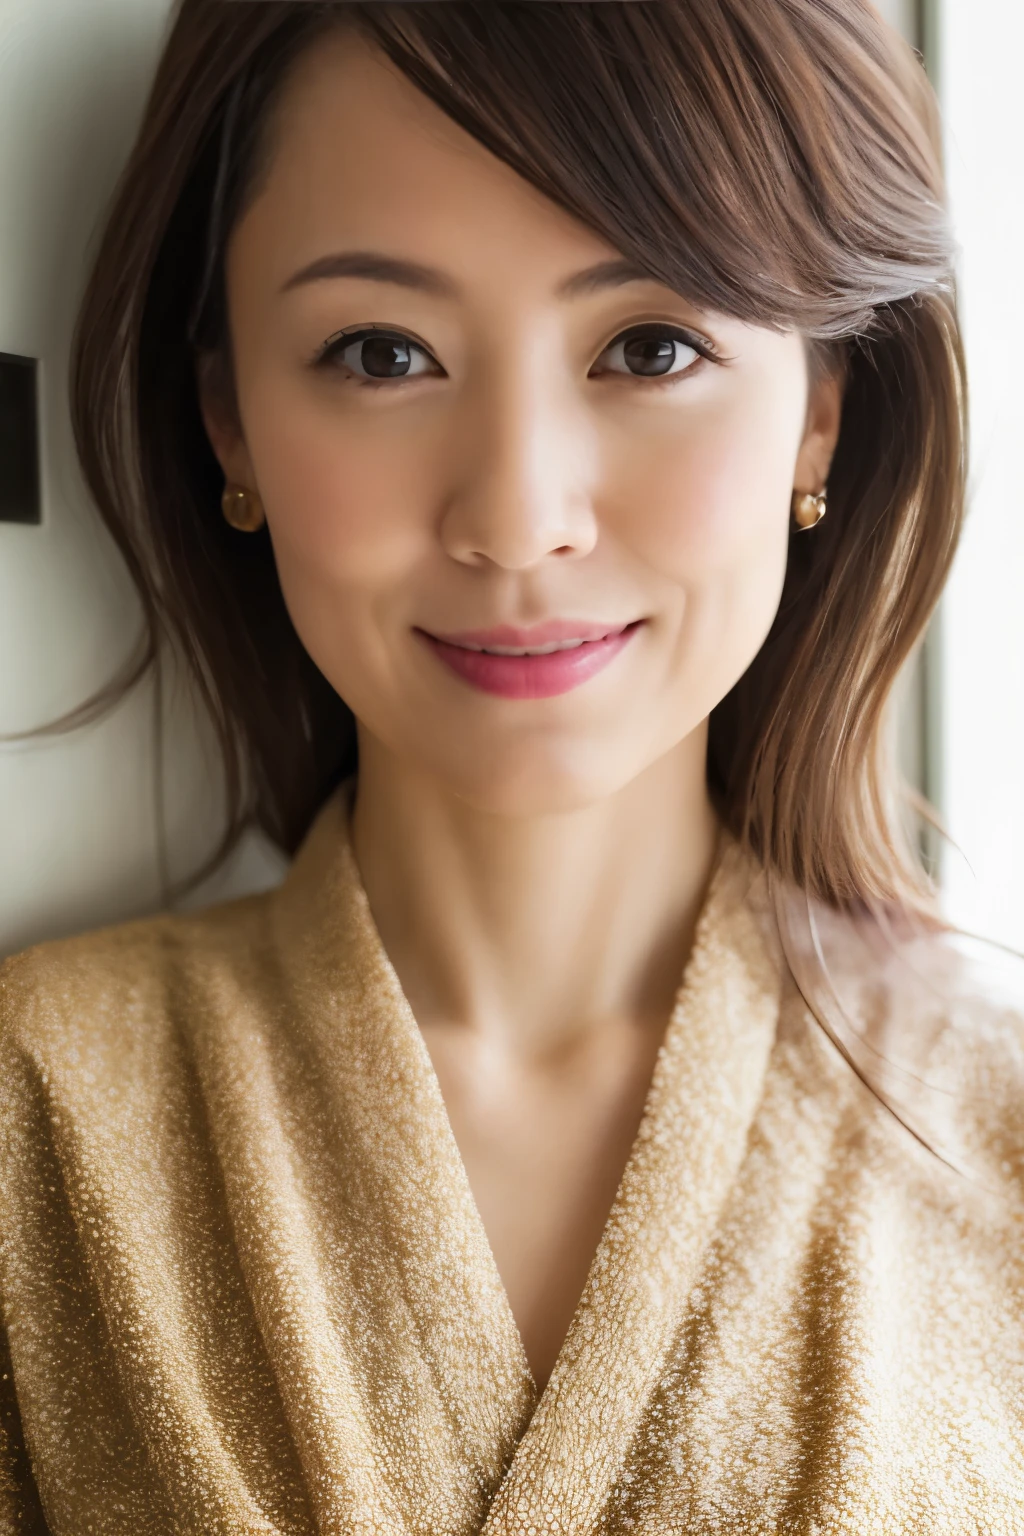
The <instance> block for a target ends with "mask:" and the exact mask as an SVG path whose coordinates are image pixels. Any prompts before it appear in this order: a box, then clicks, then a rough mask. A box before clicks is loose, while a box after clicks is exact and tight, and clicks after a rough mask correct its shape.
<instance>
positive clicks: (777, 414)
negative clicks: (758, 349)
mask: <svg viewBox="0 0 1024 1536" xmlns="http://www.w3.org/2000/svg"><path fill="white" fill-rule="evenodd" d="M750 393H751V391H746V392H745V394H744V396H740V397H739V398H733V399H730V400H729V401H728V402H716V401H711V402H708V403H707V405H706V406H705V407H704V408H698V409H694V410H693V411H689V412H680V413H679V414H678V415H677V416H675V419H674V420H672V421H671V422H666V423H665V424H664V425H660V424H659V429H658V430H657V431H656V432H649V433H645V434H644V435H643V436H640V435H637V436H635V438H634V439H633V440H632V441H627V442H624V443H623V444H622V445H621V447H620V451H619V454H618V455H617V463H616V466H615V471H614V484H615V489H614V491H613V500H614V504H615V505H617V506H619V507H621V508H623V509H628V519H627V518H625V517H624V518H623V519H622V521H623V522H624V523H625V522H627V521H628V537H629V542H630V544H631V545H632V547H633V548H634V549H635V550H636V551H637V552H638V553H639V554H640V555H641V556H642V557H643V558H644V560H645V562H646V563H647V564H649V565H651V566H653V567H654V568H656V569H658V570H660V571H661V572H662V573H663V574H664V575H665V576H666V577H667V578H668V579H669V580H670V581H672V582H674V583H677V584H678V585H679V586H680V587H683V588H685V589H687V590H689V589H692V588H694V587H697V586H699V584H700V583H701V582H702V581H704V580H714V579H715V578H716V577H717V576H726V575H727V574H728V573H729V572H730V571H732V572H735V573H736V574H737V575H739V573H740V572H742V571H743V569H744V568H745V567H748V566H753V567H760V568H761V569H762V571H764V574H765V576H766V578H767V579H768V580H769V582H770V581H771V580H772V577H773V575H776V574H778V572H777V567H778V564H779V561H780V560H781V561H783V562H784V560H785V552H786V548H787V542H788V535H789V517H790V508H791V502H792V494H793V475H794V470H795V465H796V457H797V452H798V449H799V444H800V440H801V437H802V432H803V406H802V402H801V400H800V398H799V397H796V398H794V399H792V400H785V399H783V400H779V399H778V398H776V399H774V400H773V399H772V396H771V392H770V390H769V389H768V388H766V389H765V390H764V391H763V392H754V398H753V399H751V398H749V395H750ZM673 414H674V413H673ZM623 531H624V532H625V531H626V530H625V529H624V530H623ZM766 558H767V559H768V562H769V568H768V570H765V565H764V563H765V560H766Z"/></svg>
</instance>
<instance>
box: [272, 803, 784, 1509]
mask: <svg viewBox="0 0 1024 1536" xmlns="http://www.w3.org/2000/svg"><path fill="white" fill-rule="evenodd" d="M346 802H347V797H342V796H339V797H338V800H337V801H336V802H335V804H336V807H337V810H338V812H339V814H338V815H337V816H336V817H330V816H329V817H328V820H329V824H330V830H331V831H332V832H333V833H334V836H335V838H336V839H337V841H336V842H335V845H334V849H333V852H332V853H331V854H329V855H328V862H329V863H330V864H333V866H334V867H333V878H332V880H331V884H332V885H334V886H335V890H336V892H337V893H340V894H341V895H342V897H343V907H344V909H345V910H344V911H343V912H339V911H338V910H337V909H335V910H334V912H333V913H332V914H330V915H329V914H328V913H327V912H322V913H321V914H320V916H321V921H322V922H323V923H324V924H325V929H323V930H321V935H320V937H321V938H325V937H326V925H329V924H330V923H331V922H332V920H333V921H334V922H336V921H337V920H338V919H339V917H341V918H343V920H344V923H345V927H346V931H348V932H349V933H352V934H354V937H355V941H356V943H355V950H356V953H358V956H359V960H358V966H357V970H358V976H354V975H353V974H352V967H351V966H346V967H345V968H344V973H345V976H346V983H345V987H346V990H347V991H349V992H351V988H352V986H353V984H355V985H356V988H357V991H358V995H359V998H360V999H361V1000H366V1001H368V1000H370V999H373V1000H374V1006H373V1009H372V1017H373V1022H372V1024H370V1025H369V1026H368V1027H369V1028H370V1029H371V1030H372V1032H373V1033H374V1037H375V1038H374V1041H373V1043H372V1044H371V1050H370V1053H369V1057H368V1060H370V1061H374V1060H377V1065H378V1067H379V1066H380V1065H382V1064H383V1063H384V1061H385V1060H387V1061H390V1060H392V1059H394V1060H396V1061H400V1062H401V1063H402V1064H403V1067H406V1068H408V1069H409V1070H410V1073H411V1082H412V1084H413V1090H414V1091H413V1097H414V1098H415V1106H414V1107H413V1106H411V1105H409V1104H402V1103H399V1104H397V1105H396V1107H395V1115H394V1118H395V1125H394V1126H393V1127H392V1130H393V1132H394V1134H395V1140H396V1146H397V1149H398V1154H399V1155H401V1153H402V1151H403V1150H404V1152H405V1153H406V1154H407V1155H408V1156H409V1158H410V1160H412V1161H417V1160H418V1161H419V1162H420V1164H422V1165H424V1166H426V1165H429V1166H430V1168H431V1178H430V1182H431V1187H432V1189H433V1190H434V1191H435V1194H434V1198H435V1200H436V1201H437V1202H438V1204H437V1206H436V1207H435V1208H432V1209H431V1212H430V1214H431V1217H432V1218H433V1220H434V1221H435V1223H436V1227H437V1230H438V1232H440V1233H441V1234H442V1237H446V1238H447V1241H448V1244H449V1246H450V1245H454V1247H455V1248H456V1249H459V1248H461V1250H462V1251H463V1252H464V1253H467V1254H469V1255H471V1256H472V1262H473V1264H474V1265H475V1266H476V1277H475V1284H474V1286H473V1287H472V1288H471V1289H472V1294H471V1295H467V1296H463V1297H462V1298H461V1303H462V1305H463V1306H465V1307H467V1308H468V1310H469V1314H470V1315H469V1318H468V1321H467V1319H466V1318H464V1317H463V1318H460V1319H458V1320H456V1319H455V1318H454V1316H453V1317H452V1318H451V1319H448V1318H446V1317H444V1316H441V1317H436V1316H435V1317H422V1318H421V1337H420V1343H421V1348H422V1350H423V1353H424V1355H425V1357H426V1358H427V1359H428V1361H429V1363H430V1366H431V1369H432V1371H433V1372H434V1374H435V1377H436V1378H437V1379H439V1380H442V1379H445V1373H446V1372H450V1370H451V1365H452V1361H453V1359H454V1358H455V1355H454V1354H453V1349H454V1346H455V1335H456V1333H457V1334H458V1339H459V1340H460V1341H461V1343H462V1347H463V1348H465V1341H466V1339H467V1337H468V1338H471V1339H473V1340H474V1341H476V1342H475V1344H474V1345H473V1346H471V1349H473V1350H475V1358H470V1359H460V1360H459V1361H458V1387H459V1388H460V1389H461V1393H462V1394H464V1396H465V1399H466V1400H465V1401H463V1402H462V1403H461V1406H460V1412H459V1415H458V1416H459V1419H460V1421H461V1422H462V1425H463V1435H464V1440H465V1454H466V1456H467V1458H468V1464H469V1466H470V1467H471V1468H472V1469H473V1478H474V1481H476V1482H477V1483H478V1485H480V1486H481V1487H482V1488H485V1489H486V1495H487V1502H488V1503H489V1512H488V1514H487V1517H486V1519H485V1521H484V1523H483V1525H482V1527H481V1528H480V1536H505V1533H506V1532H508V1533H511V1532H513V1531H515V1532H517V1533H518V1532H519V1531H520V1530H523V1531H525V1530H528V1529H529V1528H530V1527H531V1526H532V1525H535V1526H536V1527H537V1529H538V1530H542V1529H544V1528H545V1521H546V1520H550V1518H551V1516H552V1515H553V1514H554V1515H555V1516H558V1517H559V1518H561V1519H562V1520H563V1521H564V1514H565V1508H567V1507H569V1506H566V1505H565V1499H566V1498H570V1499H571V1507H572V1510H573V1530H574V1532H575V1531H577V1530H578V1531H580V1532H583V1531H585V1530H587V1529H588V1521H589V1522H590V1523H593V1521H594V1519H595V1518H596V1513H597V1511H598V1510H599V1509H600V1507H601V1504H602V1501H603V1499H604V1498H605V1496H606V1495H607V1493H608V1489H609V1487H610V1486H611V1483H612V1481H613V1478H614V1473H615V1470H616V1466H617V1459H618V1455H619V1453H620V1452H621V1453H623V1454H624V1453H625V1450H626V1448H627V1446H628V1443H629V1440H630V1438H631V1429H632V1426H633V1425H634V1423H635V1420H636V1417H637V1415H638V1414H639V1412H640V1411H641V1410H642V1405H643V1402H644V1401H645V1399H646V1397H647V1395H648V1392H649V1390H650V1387H651V1383H652V1381H653V1380H654V1378H655V1376H656V1374H657V1370H658V1366H659V1364H660V1363H661V1362H662V1360H663V1358H664V1355H665V1351H666V1349H667V1346H668V1343H669V1338H670V1335H671V1333H672V1330H673V1327H674V1324H675V1322H676V1321H677V1318H678V1314H679V1310H680V1306H681V1304H682V1302H683V1300H684V1299H685V1296H686V1295H687V1294H688V1293H689V1291H690V1289H691V1288H692V1285H693V1283H694V1280H695V1279H696V1276H697V1274H698V1272H699V1265H700V1261H701V1257H702V1255H703V1253H704V1250H705V1246H706V1243H707V1241H708V1238H709V1234H710V1232H711V1231H712V1230H713V1227H714V1224H715V1221H716V1219H717V1215H718V1212H719V1209H720V1207H721V1204H722V1202H723V1200H724V1199H725V1198H726V1195H727V1191H728V1188H729V1186H730V1184H731V1182H732V1178H733V1177H734V1174H735V1171H736V1169H737V1168H738V1166H739V1162H740V1160H741V1158H742V1154H743V1150H744V1148H745V1142H746V1133H747V1129H748V1127H749V1122H750V1119H751V1118H752V1116H753V1113H754V1111H755V1108H756V1103H757V1100H758V1098H759V1096H760V1088H761V1083H762V1080H763V1075H764V1070H765V1067H766V1064H767V1058H768V1053H769V1051H770V1048H771V1044H772V1042H773V1040H774V1033H775V1023H776V1020H777V1016H778V1006H779V973H778V968H777V965H776V964H775V962H774V960H773V958H772V957H771V956H770V955H769V952H768V950H767V947H766V945H765V942H764V939H763V936H762V934H761V930H760V927H759V924H758V921H757V920H756V918H755V917H754V915H753V913H752V912H751V911H750V910H748V908H747V906H746V902H745V899H744V898H745V893H746V890H747V887H749V884H750V880H751V869H750V865H749V862H748V861H747V859H746V858H745V856H743V855H742V854H741V853H740V851H739V849H738V848H737V846H736V845H735V843H734V842H733V840H732V839H731V838H729V837H728V834H725V833H723V835H722V839H721V842H720V845H719V850H718V855H717V859H716V864H715V867H714V870H713V872H712V876H711V879H710V881H709V884H708V888H707V890H706V892H705V896H704V901H703V904H702V907H701V911H700V914H699V917H698V921H697V924H696V929H695V934H694V941H693V945H692V947H691V951H690V955H689V957H688V959H687V962H686V965H685V967H684V970H683V974H682V978H681V981H680V984H679V987H678V989H677V993H676V997H675V1001H674V1005H673V1007H672V1010H671V1013H670V1016H669V1018H668V1020H667V1023H666V1028H665V1033H664V1036H663V1038H662V1041H661V1043H660V1045H659V1048H658V1052H657V1055H656V1058H655V1063H654V1067H653V1071H652V1075H651V1080H650V1084H649V1087H648V1090H647V1094H646V1096H645V1101H644V1107H643V1111H642V1114H641V1118H640V1122H639V1126H638V1129H637V1132H636V1135H635V1137H634V1139H633V1143H632V1145H631V1148H630V1152H629V1155H628V1157H627V1159H626V1163H625V1167H624V1170H623V1174H622V1177H621V1179H620V1181H619V1184H618V1187H617V1190H616V1194H615V1197H614V1200H613V1201H612V1205H611V1208H610V1210H609V1214H608V1217H607V1219H606V1221H605V1224H604V1226H603V1228H602V1232H601V1236H600V1238H599V1240H598V1243H597V1246H596V1249H595V1251H594V1255H593V1258H592V1261H591V1264H590V1267H589V1270H588V1273H587V1278H586V1281H585V1283H584V1286H583V1289H582V1292H581V1295H580V1297H579V1300H578V1302H577V1305H576V1307H575V1310H574V1312H573V1316H572V1320H571V1322H570V1324H569V1327H568V1330H567V1332H566V1335H565V1338H564V1339H563V1341H562V1345H561V1348H560V1350H559V1353H558V1357H557V1359H556V1362H555V1365H554V1367H553V1369H552V1372H551V1375H550V1377H549V1379H548V1381H547V1383H546V1385H545V1387H544V1389H543V1391H538V1388H537V1385H536V1382H535V1380H534V1377H533V1374H532V1371H531V1369H530V1365H529V1361H528V1358H527V1355H526V1350H525V1346H524V1344H523V1340H522V1337H521V1334H520V1332H519V1327H518V1324H517V1322H516V1320H515V1316H514V1314H513V1311H512V1306H511V1303H510V1301H509V1297H508V1293H507V1291H506V1289H505V1286H504V1283H503V1281H502V1279H501V1275H500V1272H499V1270H498V1266H497V1261H496V1259H495V1257H494V1253H493V1250H492V1248H491V1244H490V1240H489V1238H488V1236H487V1231H486V1227H485V1225H484V1222H483V1218H482V1216H481V1214H480V1210H479V1208H478V1206H477V1204H476V1200H475V1197H474V1196H473V1193H472V1189H471V1186H470V1182H469V1176H468V1172H467V1170H466V1166H465V1163H464V1161H463V1158H462V1153H461V1151H460V1149H459V1146H458V1142H457V1140H456V1137H455V1133H454V1130H453V1128H452V1124H451V1120H450V1118H449V1115H448V1110H447V1107H446V1105H445V1101H444V1096H443V1094H442V1091H441V1085H440V1080H439V1078H438V1076H437V1072H436V1070H435V1068H434V1064H433V1061H432V1059H431V1057H430V1053H429V1050H428V1048H427V1045H426V1042H425V1040H424V1038H423V1035H422V1032H421V1031H420V1028H419V1025H418V1023H417V1021H416V1019H415V1016H414V1014H413V1012H412V1008H411V1006H410V1004H409V1002H408V999H407V998H406V997H405V994H404V991H403V989H402V986H401V983H400V981H399V978H398V975H397V973H396V971H395V969H394V967H393V965H392V963H391V961H390V958H389V957H388V955H387V952H386V950H385V949H384V945H383V942H382V940H381V938H380V935H379V932H378V930H377V927H376V924H375V922H374V919H373V915H372V912H371V910H370V905H369V900H368V898H367V895H366V891H365V888H364V886H363V883H362V879H361V876H360V873H359V869H358V865H357V863H356V859H355V854H354V850H353V847H352V840H351V833H350V828H349V821H348V814H347V803H346ZM324 831H325V832H326V828H325V829H324ZM339 845H340V846H339ZM300 857H301V856H300ZM335 860H339V861H340V862H335ZM287 884H288V882H286V887H287ZM285 889H286V888H283V892H284V890H285ZM317 927H318V928H319V927H320V923H318V924H317ZM305 938H306V939H307V941H312V942H314V943H315V942H317V940H316V939H315V938H314V935H313V934H311V933H309V932H307V934H306V935H305ZM360 1006H362V1007H363V1009H364V1013H363V1016H364V1018H369V1017H370V1014H369V1012H368V1011H366V1002H362V1003H361V1004H360ZM378 1052H383V1053H384V1054H383V1056H382V1057H380V1059H379V1060H378V1058H377V1053H378ZM364 1070H372V1068H364ZM684 1187H685V1193H684ZM420 1226H421V1227H422V1222H421V1223H420ZM441 1251H443V1252H445V1253H447V1249H442V1250H441ZM422 1257H423V1256H422V1255H421V1256H420V1259H422ZM418 1276H419V1271H418V1269H417V1264H416V1263H415V1262H413V1263H412V1265H411V1268H409V1267H408V1266H407V1272H406V1275H405V1279H406V1283H407V1286H408V1289H409V1291H410V1293H411V1294H412V1296H413V1299H414V1301H415V1299H416V1297H417V1295H423V1296H424V1297H425V1296H426V1295H427V1294H428V1292H429V1291H430V1286H429V1283H428V1282H427V1281H425V1280H422V1276H419V1278H418ZM421 1281H422V1284H421ZM453 1305H455V1303H454V1302H453ZM581 1420H589V1421H590V1422H591V1423H593V1424H594V1425H595V1426H597V1427H598V1432H599V1434H600V1436H601V1440H602V1442H603V1444H604V1445H605V1448H606V1454H599V1455H597V1456H596V1458H595V1456H594V1454H593V1447H592V1446H591V1449H590V1450H588V1449H586V1445H585V1442H586V1441H587V1436H586V1435H585V1434H583V1433H582V1431H581ZM495 1434H497V1436H498V1441H497V1442H496V1441H495V1440H494V1438H493V1437H494V1435H495ZM498 1442H500V1443H498ZM489 1469H490V1470H489ZM495 1474H497V1476H496V1479H495ZM559 1511H561V1513H560V1514H559Z"/></svg>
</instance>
